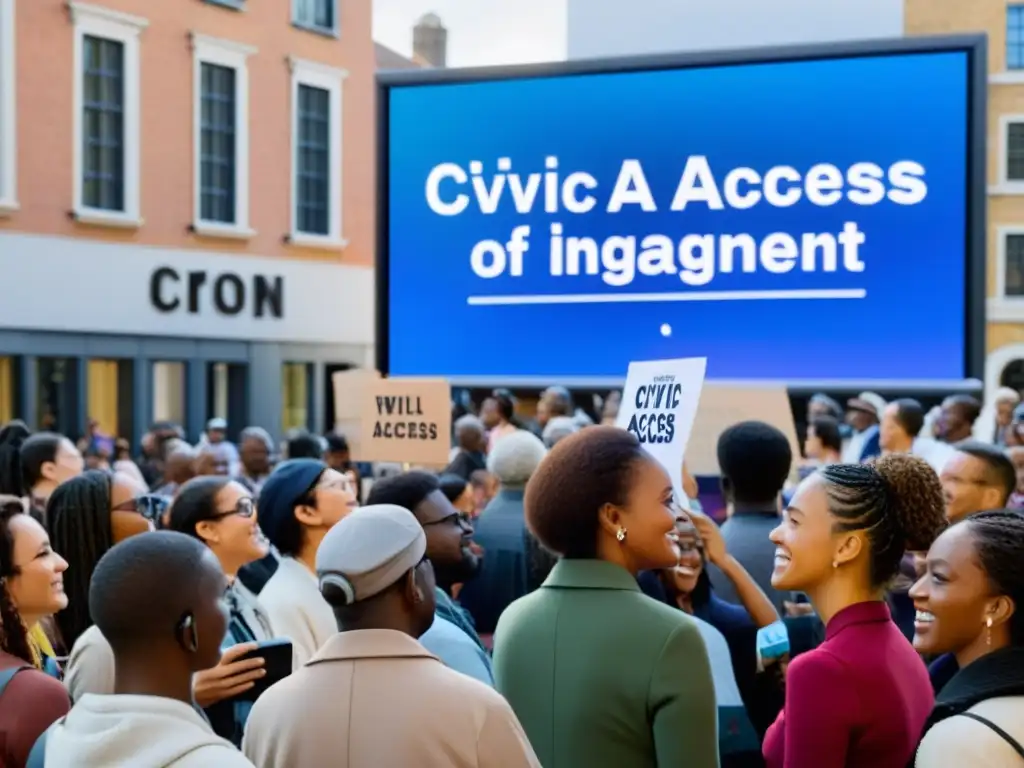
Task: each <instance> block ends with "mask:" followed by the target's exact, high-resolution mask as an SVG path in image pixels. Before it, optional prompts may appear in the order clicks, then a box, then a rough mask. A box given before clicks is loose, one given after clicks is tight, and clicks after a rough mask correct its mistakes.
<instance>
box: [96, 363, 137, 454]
mask: <svg viewBox="0 0 1024 768" xmlns="http://www.w3.org/2000/svg"><path fill="white" fill-rule="evenodd" d="M133 368H134V365H133V363H132V361H131V360H90V361H89V362H88V365H87V367H86V385H85V386H86V393H87V413H86V419H87V420H91V421H96V422H98V423H99V424H98V429H99V432H100V433H101V434H104V435H109V436H110V437H115V438H116V437H127V438H131V436H132V434H133V433H134V430H133V427H134V424H133V421H134V418H133V416H134V414H133V410H132V405H133V403H134V400H135V398H134V379H133V373H134V371H133Z"/></svg>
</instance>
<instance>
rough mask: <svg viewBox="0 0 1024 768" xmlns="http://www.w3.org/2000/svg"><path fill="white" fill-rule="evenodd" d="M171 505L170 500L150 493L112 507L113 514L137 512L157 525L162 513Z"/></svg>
mask: <svg viewBox="0 0 1024 768" xmlns="http://www.w3.org/2000/svg"><path fill="white" fill-rule="evenodd" d="M170 505H171V500H170V499H168V498H167V497H166V496H157V495H156V494H152V493H144V494H142V495H141V496H136V497H135V498H134V499H129V500H128V501H126V502H124V503H123V504H118V505H117V506H116V507H114V510H113V511H114V512H138V513H139V514H140V515H142V516H143V517H144V518H146V519H147V520H149V521H151V522H153V523H159V522H160V519H161V518H162V517H163V514H164V512H166V511H167V508H168V507H169V506H170Z"/></svg>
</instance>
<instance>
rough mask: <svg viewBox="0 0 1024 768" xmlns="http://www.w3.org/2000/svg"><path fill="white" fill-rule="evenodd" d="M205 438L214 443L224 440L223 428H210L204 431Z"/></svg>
mask: <svg viewBox="0 0 1024 768" xmlns="http://www.w3.org/2000/svg"><path fill="white" fill-rule="evenodd" d="M206 437H207V439H208V440H209V441H210V442H211V443H213V444H214V445H216V444H217V443H222V442H224V437H225V434H224V430H223V429H211V430H208V431H207V432H206Z"/></svg>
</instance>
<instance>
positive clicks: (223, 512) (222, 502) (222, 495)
mask: <svg viewBox="0 0 1024 768" xmlns="http://www.w3.org/2000/svg"><path fill="white" fill-rule="evenodd" d="M214 506H215V509H216V511H215V512H214V514H213V516H212V517H211V518H209V519H208V520H203V521H202V522H200V523H197V524H196V534H197V535H198V536H199V538H201V539H202V540H203V541H204V542H205V543H206V545H207V546H208V547H209V548H210V549H212V550H213V553H214V554H215V555H217V559H218V560H219V561H220V563H221V565H222V566H223V568H224V571H225V573H228V574H232V575H233V574H235V573H237V572H238V569H239V568H241V567H242V566H243V565H248V564H249V563H252V562H255V561H256V560H259V559H260V558H262V557H264V556H266V554H267V551H268V549H267V543H266V540H265V539H264V538H263V535H262V534H261V533H260V529H259V525H258V524H257V516H256V503H255V501H254V500H253V498H252V495H251V494H250V493H249V492H248V491H247V490H246V489H245V488H244V487H243V486H241V485H240V484H239V483H235V482H231V483H228V484H227V485H225V486H224V487H223V488H221V490H220V491H219V492H218V493H217V495H216V497H215V498H214Z"/></svg>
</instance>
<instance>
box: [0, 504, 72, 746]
mask: <svg viewBox="0 0 1024 768" xmlns="http://www.w3.org/2000/svg"><path fill="white" fill-rule="evenodd" d="M67 567H68V564H67V563H66V562H65V561H64V560H63V558H61V556H60V555H58V554H57V553H56V552H54V551H53V550H52V549H51V548H50V540H49V538H48V537H47V535H46V530H45V529H44V528H43V526H42V525H40V524H39V523H38V522H37V521H36V520H34V519H33V518H32V517H31V516H30V515H27V514H25V507H24V504H23V502H22V501H21V499H18V498H15V497H11V496H5V497H0V765H4V766H23V765H25V761H26V760H27V759H28V754H29V752H30V751H31V749H32V745H33V744H34V743H35V741H36V739H37V738H39V735H40V734H41V733H42V732H43V731H45V730H46V729H47V728H49V727H50V725H51V724H52V723H53V722H54V721H55V720H57V719H58V718H60V717H63V716H64V715H66V714H67V712H68V709H69V708H70V701H69V699H68V694H67V691H65V690H64V686H63V685H61V684H60V682H59V681H58V680H56V679H55V678H53V677H51V676H50V675H49V674H47V673H46V672H44V671H42V659H41V658H40V656H39V653H38V652H37V651H36V649H35V647H34V646H33V644H32V642H31V641H30V638H29V631H28V627H30V626H34V625H36V624H37V623H38V622H39V620H40V619H42V618H44V617H46V616H51V615H52V614H54V613H56V612H57V611H59V610H61V609H62V608H64V607H65V606H66V605H67V604H68V599H67V596H66V595H65V594H64V579H63V574H64V571H65V569H67Z"/></svg>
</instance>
